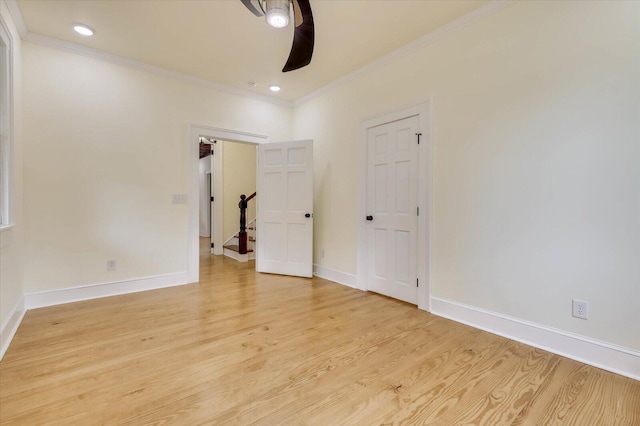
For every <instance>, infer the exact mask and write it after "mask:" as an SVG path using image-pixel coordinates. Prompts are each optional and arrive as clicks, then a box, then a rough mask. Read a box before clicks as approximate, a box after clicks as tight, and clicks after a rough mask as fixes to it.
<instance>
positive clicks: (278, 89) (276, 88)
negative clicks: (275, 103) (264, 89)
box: [269, 85, 280, 92]
mask: <svg viewBox="0 0 640 426" xmlns="http://www.w3.org/2000/svg"><path fill="white" fill-rule="evenodd" d="M269 90H271V91H272V92H279V91H280V86H275V85H274V86H269Z"/></svg>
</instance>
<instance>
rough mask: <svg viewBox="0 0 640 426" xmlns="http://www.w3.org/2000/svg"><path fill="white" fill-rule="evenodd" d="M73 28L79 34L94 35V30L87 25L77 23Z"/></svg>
mask: <svg viewBox="0 0 640 426" xmlns="http://www.w3.org/2000/svg"><path fill="white" fill-rule="evenodd" d="M73 29H74V30H75V32H77V33H78V34H80V35H83V36H86V37H89V36H92V35H93V30H92V29H91V28H89V27H87V26H86V25H81V24H76V25H74V26H73Z"/></svg>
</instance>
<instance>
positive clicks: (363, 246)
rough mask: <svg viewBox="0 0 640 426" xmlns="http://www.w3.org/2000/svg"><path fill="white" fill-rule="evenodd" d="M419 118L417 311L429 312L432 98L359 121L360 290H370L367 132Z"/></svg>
mask: <svg viewBox="0 0 640 426" xmlns="http://www.w3.org/2000/svg"><path fill="white" fill-rule="evenodd" d="M414 116H418V123H419V124H418V128H419V130H418V132H420V133H421V136H420V145H419V146H418V152H419V154H418V182H417V188H418V206H417V207H419V209H420V215H419V216H418V235H417V239H416V240H417V250H418V254H417V261H418V265H417V266H418V271H417V272H418V280H419V282H420V285H419V286H418V308H419V309H422V310H425V311H430V310H431V303H430V282H431V280H430V276H431V235H432V233H431V229H432V228H431V220H432V219H431V218H432V210H431V206H432V204H433V203H432V194H433V190H432V182H433V179H432V159H433V155H432V152H433V147H432V140H431V98H429V99H427V100H426V101H424V102H422V103H419V104H417V105H412V106H408V107H405V108H401V109H398V110H394V111H390V112H386V113H383V114H380V115H376V116H374V117H369V118H365V119H363V120H361V121H360V126H359V131H358V195H357V197H358V198H357V200H358V218H357V222H356V223H357V230H358V234H357V235H358V259H357V262H358V267H357V271H358V275H357V288H359V289H360V290H363V291H367V281H368V272H369V270H370V269H369V266H370V265H369V264H368V256H367V252H368V250H369V247H368V245H367V221H366V220H365V216H366V215H367V158H368V155H367V133H368V129H370V128H372V127H377V126H380V125H383V124H386V123H390V122H393V121H398V120H402V119H405V118H409V117H414Z"/></svg>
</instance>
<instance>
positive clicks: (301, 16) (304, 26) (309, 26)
mask: <svg viewBox="0 0 640 426" xmlns="http://www.w3.org/2000/svg"><path fill="white" fill-rule="evenodd" d="M293 16H294V23H295V29H294V32H293V46H291V53H290V54H289V59H287V63H286V64H285V65H284V68H283V69H282V72H287V71H293V70H297V69H298V68H302V67H305V66H307V65H309V63H310V62H311V56H313V44H314V41H315V29H314V25H313V15H312V13H311V5H310V4H309V0H293Z"/></svg>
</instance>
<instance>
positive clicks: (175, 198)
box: [171, 194, 187, 204]
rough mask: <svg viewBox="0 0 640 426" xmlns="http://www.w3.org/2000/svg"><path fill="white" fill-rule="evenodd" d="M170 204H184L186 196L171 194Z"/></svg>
mask: <svg viewBox="0 0 640 426" xmlns="http://www.w3.org/2000/svg"><path fill="white" fill-rule="evenodd" d="M171 202H172V203H173V204H186V203H187V194H173V195H171Z"/></svg>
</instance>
